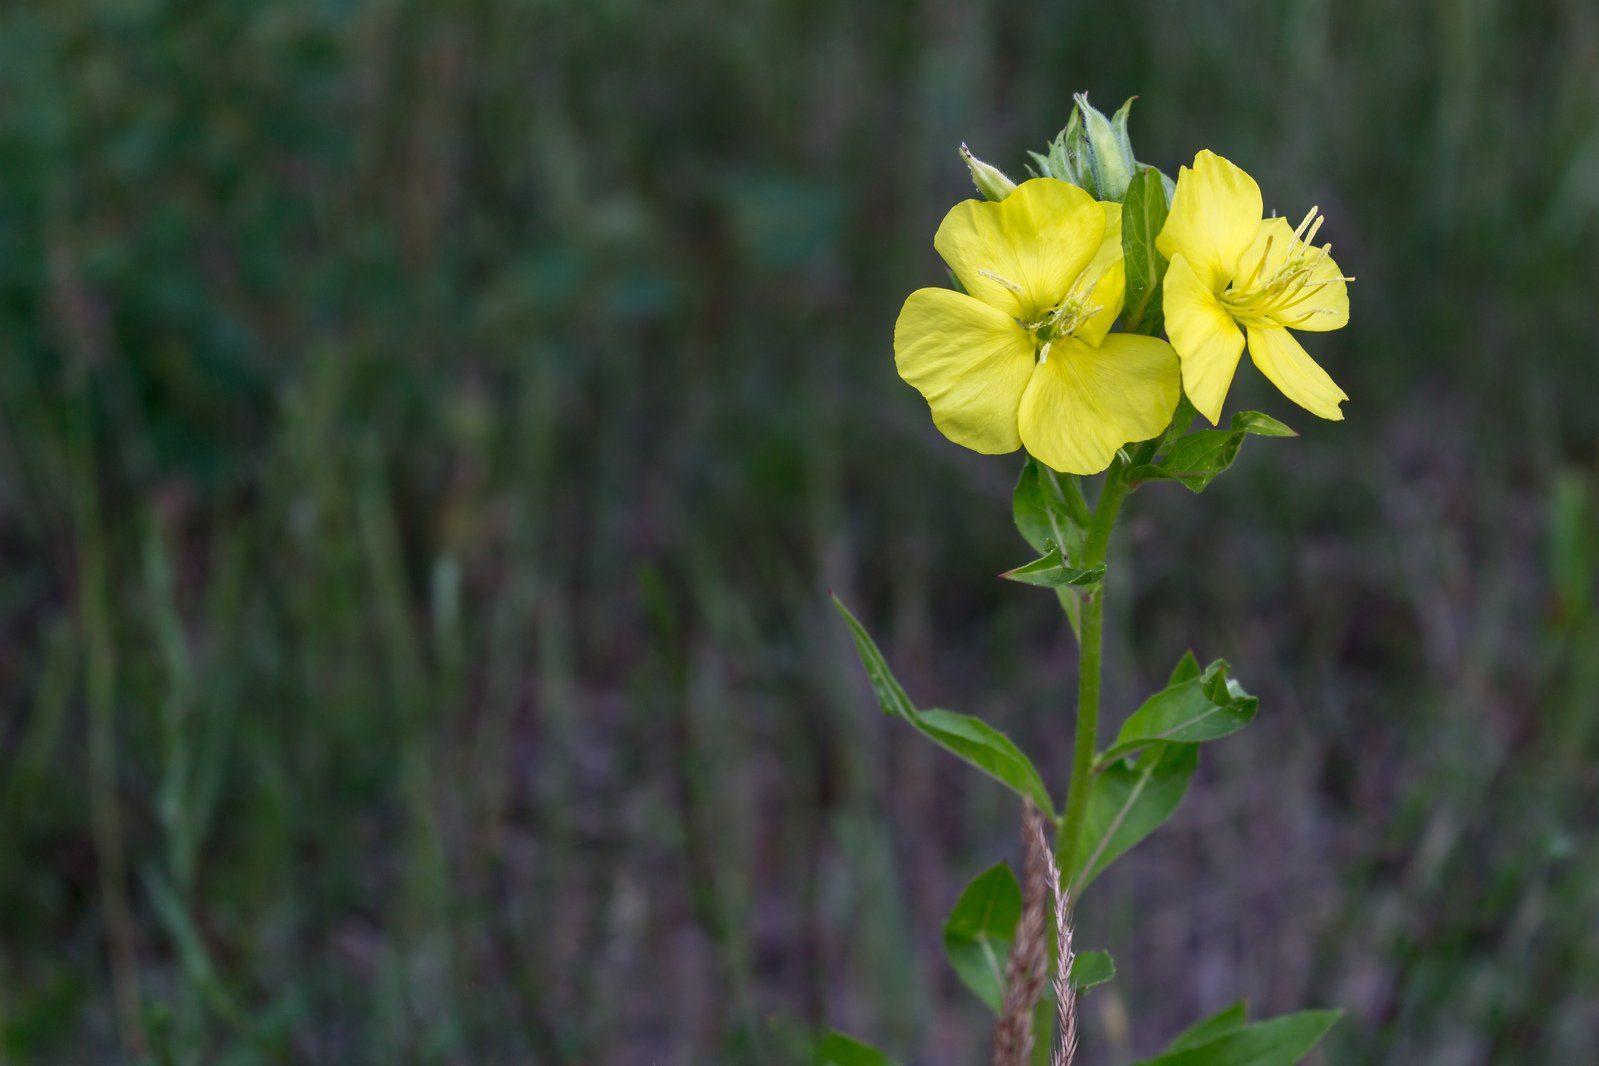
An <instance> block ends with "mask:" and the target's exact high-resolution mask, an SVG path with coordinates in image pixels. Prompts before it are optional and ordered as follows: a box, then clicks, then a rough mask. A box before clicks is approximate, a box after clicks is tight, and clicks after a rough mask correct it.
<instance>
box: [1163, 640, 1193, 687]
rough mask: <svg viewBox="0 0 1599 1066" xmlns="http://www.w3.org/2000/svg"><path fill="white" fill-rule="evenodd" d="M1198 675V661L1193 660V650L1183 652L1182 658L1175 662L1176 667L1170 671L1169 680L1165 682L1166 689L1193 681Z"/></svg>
mask: <svg viewBox="0 0 1599 1066" xmlns="http://www.w3.org/2000/svg"><path fill="white" fill-rule="evenodd" d="M1199 676H1200V675H1199V660H1198V659H1196V658H1194V652H1193V649H1189V650H1188V651H1185V652H1183V657H1182V658H1181V659H1178V660H1177V665H1176V666H1175V667H1174V668H1173V669H1172V672H1171V679H1170V680H1168V681H1167V682H1166V687H1167V688H1170V687H1171V686H1173V685H1180V684H1182V683H1183V682H1184V681H1193V680H1195V679H1196V678H1198V677H1199Z"/></svg>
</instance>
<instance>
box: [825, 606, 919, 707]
mask: <svg viewBox="0 0 1599 1066" xmlns="http://www.w3.org/2000/svg"><path fill="white" fill-rule="evenodd" d="M833 606H834V607H837V608H838V613H839V614H841V615H843V616H844V621H845V622H846V623H848V624H849V632H850V636H852V637H854V638H855V651H856V653H857V654H858V655H859V656H860V657H861V665H862V666H864V667H866V676H867V678H868V679H869V680H870V681H871V683H872V691H873V692H875V693H876V694H877V705H878V706H879V707H881V708H882V709H883V713H884V714H891V715H895V716H897V717H899V718H903V719H905V720H906V721H907V722H914V721H916V717H917V715H916V705H915V704H914V703H912V702H911V698H910V697H909V696H908V695H906V694H905V689H904V687H903V686H901V685H900V683H899V679H898V678H896V677H895V676H894V674H893V671H891V670H889V668H888V663H887V662H885V661H884V659H883V653H882V652H880V651H878V650H877V642H876V641H874V640H872V636H871V634H870V633H868V632H866V627H865V626H863V625H861V624H860V622H858V621H857V620H856V618H855V616H854V615H852V614H850V613H849V608H848V607H845V606H844V601H842V600H840V599H839V598H838V597H837V596H834V597H833Z"/></svg>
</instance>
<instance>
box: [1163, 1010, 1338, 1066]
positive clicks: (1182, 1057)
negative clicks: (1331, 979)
mask: <svg viewBox="0 0 1599 1066" xmlns="http://www.w3.org/2000/svg"><path fill="white" fill-rule="evenodd" d="M1230 1009H1231V1008H1229V1010H1230ZM1340 1013H1341V1012H1339V1011H1335V1010H1307V1011H1300V1012H1299V1013H1297V1014H1285V1015H1283V1016H1282V1017H1281V1018H1273V1019H1271V1020H1270V1021H1266V1022H1256V1023H1255V1024H1253V1025H1245V1026H1242V1027H1241V1028H1236V1029H1233V1030H1232V1031H1231V1032H1227V1033H1225V1034H1223V1035H1220V1036H1218V1037H1216V1039H1214V1040H1210V1041H1207V1042H1205V1043H1202V1044H1192V1045H1188V1046H1185V1047H1183V1048H1180V1049H1175V1048H1174V1049H1171V1050H1168V1051H1167V1052H1166V1053H1165V1054H1163V1055H1158V1056H1156V1057H1155V1058H1152V1059H1145V1060H1143V1061H1142V1062H1140V1063H1138V1064H1137V1066H1294V1064H1295V1063H1297V1062H1299V1061H1300V1060H1301V1059H1303V1058H1304V1057H1305V1056H1306V1055H1308V1054H1309V1053H1310V1049H1311V1048H1313V1047H1315V1046H1316V1044H1317V1043H1318V1042H1320V1040H1321V1038H1322V1037H1323V1036H1325V1035H1327V1030H1329V1029H1331V1028H1332V1027H1333V1023H1334V1022H1336V1021H1337V1020H1338V1018H1339V1015H1340ZM1179 1039H1180V1038H1179Z"/></svg>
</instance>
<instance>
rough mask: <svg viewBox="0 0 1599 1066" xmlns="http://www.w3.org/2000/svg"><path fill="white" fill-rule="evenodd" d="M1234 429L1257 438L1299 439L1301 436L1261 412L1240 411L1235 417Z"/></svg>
mask: <svg viewBox="0 0 1599 1066" xmlns="http://www.w3.org/2000/svg"><path fill="white" fill-rule="evenodd" d="M1233 428H1234V429H1236V430H1239V431H1240V432H1243V433H1253V434H1254V435H1255V436H1257V437H1297V436H1299V434H1297V433H1295V432H1294V431H1293V430H1291V429H1289V428H1288V427H1287V426H1285V425H1283V424H1282V423H1281V422H1279V421H1277V420H1276V419H1275V418H1273V417H1271V415H1263V414H1261V413H1260V412H1259V411H1239V412H1238V413H1237V414H1235V415H1233Z"/></svg>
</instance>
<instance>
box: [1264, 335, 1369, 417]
mask: <svg viewBox="0 0 1599 1066" xmlns="http://www.w3.org/2000/svg"><path fill="white" fill-rule="evenodd" d="M1249 357H1250V358H1251V359H1253V360H1254V361H1255V365H1256V366H1258V367H1260V372H1261V373H1262V374H1265V375H1266V376H1267V377H1268V378H1270V379H1271V383H1272V384H1273V385H1275V386H1277V387H1278V388H1279V389H1281V390H1282V393H1283V395H1284V396H1286V397H1288V398H1289V399H1290V400H1292V401H1294V402H1295V403H1297V404H1298V405H1299V406H1301V407H1303V408H1304V409H1305V410H1307V411H1309V412H1310V413H1311V414H1313V415H1319V416H1320V417H1322V418H1330V419H1332V420H1333V421H1334V422H1340V421H1342V420H1343V417H1344V413H1343V412H1342V411H1340V410H1339V409H1338V405H1339V404H1340V403H1342V402H1343V401H1345V400H1347V399H1349V397H1348V396H1347V395H1345V394H1344V390H1343V389H1340V388H1339V387H1338V386H1337V385H1336V384H1335V383H1334V382H1333V379H1332V378H1330V377H1328V376H1327V371H1325V370H1323V369H1322V368H1321V367H1320V366H1318V365H1317V364H1316V361H1315V360H1314V359H1312V358H1311V357H1310V356H1309V355H1308V354H1307V353H1306V352H1305V349H1304V348H1303V347H1302V346H1301V345H1300V343H1299V342H1298V341H1297V340H1295V339H1294V335H1293V334H1292V333H1289V332H1288V331H1287V330H1286V329H1283V328H1282V327H1281V326H1250V327H1249Z"/></svg>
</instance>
